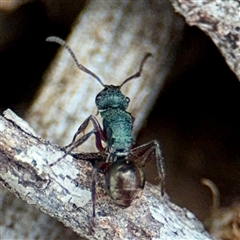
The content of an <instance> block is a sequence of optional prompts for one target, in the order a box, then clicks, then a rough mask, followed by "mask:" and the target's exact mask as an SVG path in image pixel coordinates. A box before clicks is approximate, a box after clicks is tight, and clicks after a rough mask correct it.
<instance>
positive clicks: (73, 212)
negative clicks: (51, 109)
mask: <svg viewBox="0 0 240 240" xmlns="http://www.w3.org/2000/svg"><path fill="white" fill-rule="evenodd" d="M62 155H63V152H62V151H61V150H60V148H59V147H58V146H56V145H53V144H51V143H50V142H48V141H45V140H44V139H41V138H40V137H38V136H36V134H35V133H34V131H33V130H32V129H31V128H30V127H29V126H28V124H27V123H26V122H24V121H23V120H22V119H20V118H19V117H17V116H16V115H15V114H14V113H13V112H11V111H10V110H7V111H5V112H4V117H0V159H1V161H0V170H1V171H0V174H1V175H0V180H1V183H2V184H3V185H4V186H5V187H6V188H8V189H9V190H10V191H11V192H13V193H14V194H15V195H16V196H18V197H20V198H21V199H23V200H24V201H27V202H28V203H29V204H33V205H34V206H36V207H37V208H40V209H41V210H42V211H44V212H45V213H48V214H49V215H50V216H52V217H55V218H57V219H58V220H59V221H61V222H63V223H64V224H65V225H66V226H69V227H70V228H71V229H72V230H74V231H75V232H77V233H78V234H79V235H80V236H82V237H85V238H88V239H151V238H154V237H155V238H161V239H167V238H169V239H183V238H184V239H210V237H209V236H208V234H207V233H206V232H205V231H204V229H203V226H202V225H201V223H200V222H199V221H198V220H197V219H196V218H195V216H194V215H193V214H192V213H190V212H189V211H188V210H185V209H181V208H179V207H178V206H176V205H174V204H173V203H171V202H170V201H169V199H168V197H167V196H166V195H165V197H161V194H160V191H159V189H158V188H157V187H154V186H152V185H150V184H146V187H145V189H144V191H143V195H142V196H141V198H140V199H139V200H138V201H137V202H136V203H135V204H133V205H132V206H130V207H129V208H127V209H121V208H119V207H117V206H116V205H114V204H113V203H112V201H111V200H110V197H109V196H108V195H107V193H106V191H105V190H104V185H103V179H102V176H100V175H99V184H98V185H97V202H96V213H97V217H96V218H95V219H93V218H92V201H91V189H90V186H91V172H92V167H91V164H89V163H87V162H85V161H81V160H74V159H72V158H71V157H69V156H67V157H66V158H65V159H64V160H62V161H61V162H60V163H59V164H57V165H55V166H54V167H52V168H51V167H49V164H50V163H52V162H54V161H55V160H56V159H58V158H59V157H61V156H62Z"/></svg>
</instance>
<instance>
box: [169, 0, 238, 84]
mask: <svg viewBox="0 0 240 240" xmlns="http://www.w3.org/2000/svg"><path fill="white" fill-rule="evenodd" d="M171 2H172V5H173V6H174V8H175V10H176V11H177V12H179V13H180V14H181V15H183V16H184V18H185V20H186V22H187V23H188V24H189V25H190V26H197V27H199V28H200V29H201V30H203V31H204V32H205V33H206V34H207V35H208V36H209V37H210V38H211V39H212V41H213V42H214V43H215V44H216V46H217V47H218V49H219V50H220V52H221V53H222V55H223V56H224V58H225V60H226V62H227V64H228V66H229V67H230V68H231V70H232V71H233V72H234V73H235V74H236V76H237V77H238V79H239V80H240V26H239V22H240V14H239V12H240V5H239V1H238V0H231V1H217V0H213V1H189V0H181V1H180V0H171Z"/></svg>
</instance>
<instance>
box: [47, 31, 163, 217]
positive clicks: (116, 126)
mask: <svg viewBox="0 0 240 240" xmlns="http://www.w3.org/2000/svg"><path fill="white" fill-rule="evenodd" d="M46 41H48V42H55V43H58V44H60V45H61V46H63V47H65V48H66V49H67V50H68V51H69V53H70V54H71V56H72V58H73V60H74V62H75V64H76V65H77V67H78V68H79V69H80V70H82V71H83V72H86V73H87V74H89V75H91V76H92V77H93V78H95V79H96V80H97V81H98V82H99V83H100V84H101V85H102V86H103V88H104V89H103V90H102V91H101V92H100V93H98V95H97V96H96V100H95V102H96V105H97V107H98V111H99V112H100V115H101V117H102V118H103V129H102V128H101V126H100V124H99V122H98V120H97V119H96V118H95V117H94V116H93V115H90V116H89V117H88V118H87V119H86V120H85V121H84V122H83V123H82V124H81V125H80V127H79V128H78V130H77V132H76V133H75V135H74V137H73V140H72V142H71V143H70V144H69V145H67V146H65V147H64V149H65V150H66V152H65V154H64V155H63V156H62V157H61V158H59V159H58V160H57V161H55V162H54V163H51V164H50V166H53V165H55V164H56V163H58V162H59V161H60V160H61V159H63V158H65V157H66V156H67V155H71V156H72V157H74V158H76V159H81V160H86V161H89V162H91V163H92V166H93V174H92V202H93V217H95V215H96V213H95V203H96V174H97V173H102V174H104V176H105V184H106V189H107V192H108V194H109V196H110V197H111V199H112V200H113V202H114V203H115V204H117V205H118V206H120V207H129V206H130V205H131V203H133V202H134V201H135V200H136V199H138V198H139V197H140V196H141V193H142V191H143V189H144V185H145V175H144V172H143V167H144V165H145V164H146V163H147V162H149V161H150V160H152V159H155V160H156V163H157V164H156V165H157V168H158V175H159V179H160V180H161V193H162V196H163V194H164V185H165V183H164V179H165V170H164V162H163V158H162V156H161V151H160V147H159V144H158V142H157V141H156V140H154V141H151V142H149V143H146V144H143V145H141V146H138V147H135V148H132V146H133V144H134V140H133V136H132V128H133V122H134V118H133V117H132V115H131V114H130V113H129V112H127V111H126V109H127V107H128V104H129V102H130V99H129V98H128V97H126V96H125V95H123V93H122V92H121V88H122V86H123V85H124V84H126V83H127V82H129V81H130V80H132V79H134V78H138V77H140V76H141V73H142V69H143V66H144V64H145V62H146V60H147V59H148V58H149V57H150V56H152V54H151V53H147V54H146V55H145V56H144V58H143V60H142V61H141V64H140V68H139V71H138V72H137V73H135V74H134V75H132V76H130V77H128V78H127V79H126V80H124V81H123V82H122V84H121V85H120V86H114V85H105V84H104V83H103V82H102V80H101V79H100V78H99V77H98V76H97V75H96V74H94V73H93V72H91V71H90V70H89V69H87V68H86V67H84V66H83V65H82V64H80V63H79V62H78V60H77V58H76V56H75V54H74V53H73V51H72V50H71V48H70V47H69V46H68V45H67V43H66V42H65V41H64V40H62V39H60V38H59V37H53V36H52V37H48V38H47V39H46ZM90 121H91V122H92V124H93V130H91V131H90V132H88V133H87V134H83V133H84V132H85V130H86V128H87V126H88V124H89V122H90ZM80 134H83V136H81V137H80V138H78V139H77V137H78V136H79V135H80ZM93 134H94V135H95V143H96V147H97V149H98V150H99V152H98V153H72V151H73V149H75V148H77V147H78V146H80V145H82V144H83V143H84V142H85V141H86V140H87V139H88V138H89V137H90V136H91V135H93ZM102 141H103V142H105V143H106V145H107V146H106V147H105V148H104V147H103V145H102Z"/></svg>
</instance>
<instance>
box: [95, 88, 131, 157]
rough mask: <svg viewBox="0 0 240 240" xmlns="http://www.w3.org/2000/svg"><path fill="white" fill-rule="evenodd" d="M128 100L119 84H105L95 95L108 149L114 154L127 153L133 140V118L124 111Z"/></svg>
mask: <svg viewBox="0 0 240 240" xmlns="http://www.w3.org/2000/svg"><path fill="white" fill-rule="evenodd" d="M129 101H130V100H129V98H128V97H126V96H124V95H123V94H122V92H121V91H120V88H119V86H113V85H107V86H105V88H104V89H103V90H102V91H101V92H100V93H99V94H98V95H97V97H96V105H97V107H98V110H99V112H100V114H101V116H102V118H103V130H104V132H105V135H106V142H107V145H108V148H109V151H110V152H113V153H115V154H116V155H127V154H128V152H129V150H130V149H131V147H132V143H133V141H134V140H133V137H132V128H133V121H134V119H133V117H132V116H131V114H130V113H128V112H126V108H127V107H128V104H129Z"/></svg>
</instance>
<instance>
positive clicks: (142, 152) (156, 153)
mask: <svg viewBox="0 0 240 240" xmlns="http://www.w3.org/2000/svg"><path fill="white" fill-rule="evenodd" d="M152 159H155V161H156V165H157V169H158V176H159V179H160V182H161V194H162V196H163V195H164V188H165V175H166V174H165V166H164V161H163V157H162V155H161V150H160V146H159V144H158V142H157V141H156V140H154V141H151V142H149V143H146V144H143V145H141V146H138V147H136V148H134V149H132V150H131V151H130V156H129V160H131V161H134V162H136V163H137V164H138V165H139V166H141V167H144V165H145V164H146V163H147V162H149V161H150V160H152Z"/></svg>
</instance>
